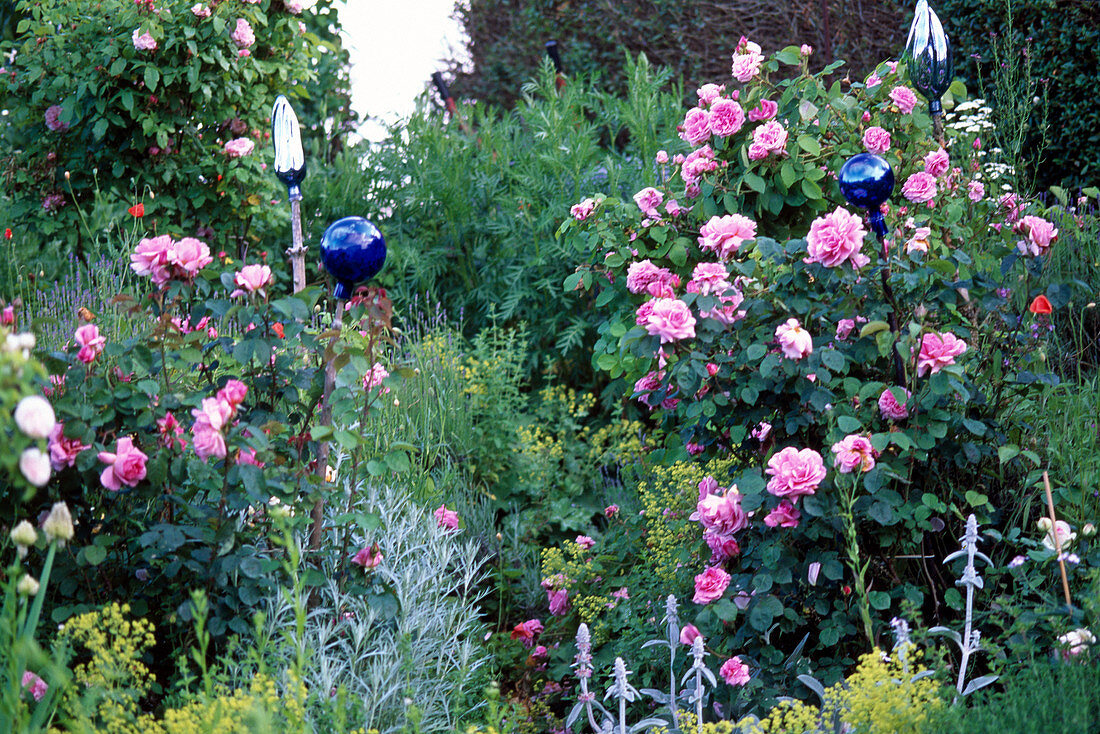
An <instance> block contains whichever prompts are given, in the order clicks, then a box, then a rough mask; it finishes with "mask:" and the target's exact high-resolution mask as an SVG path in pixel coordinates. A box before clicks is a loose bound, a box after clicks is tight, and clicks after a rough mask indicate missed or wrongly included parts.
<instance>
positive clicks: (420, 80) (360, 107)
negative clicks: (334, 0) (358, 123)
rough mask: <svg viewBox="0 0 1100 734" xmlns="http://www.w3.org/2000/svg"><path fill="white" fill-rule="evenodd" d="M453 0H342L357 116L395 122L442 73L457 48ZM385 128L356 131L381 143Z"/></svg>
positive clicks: (373, 124)
mask: <svg viewBox="0 0 1100 734" xmlns="http://www.w3.org/2000/svg"><path fill="white" fill-rule="evenodd" d="M454 4H455V0H344V8H343V9H342V10H341V11H340V23H341V25H342V26H343V29H344V47H345V48H347V50H348V53H349V54H350V56H351V97H352V107H354V108H355V110H356V111H357V112H359V113H360V114H361V115H362V116H364V117H367V116H370V117H380V118H382V119H384V120H385V121H387V122H394V121H396V119H397V118H399V117H404V116H407V115H408V114H409V113H411V112H412V110H413V106H414V105H413V101H414V100H415V99H416V95H418V94H419V93H420V92H421V91H423V89H424V85H425V84H429V83H430V82H431V76H432V72H434V71H441V70H442V66H443V65H442V63H441V62H442V59H444V58H446V57H447V56H449V55H450V50H451V49H452V48H461V47H462V43H461V37H462V32H461V29H460V28H459V27H458V24H457V23H456V22H455V21H453V20H451V17H450V16H451V14H452V13H453V12H454ZM384 132H385V129H384V128H383V127H382V126H381V125H379V124H378V123H377V122H372V121H368V122H367V124H366V125H364V126H363V128H362V129H361V130H360V133H361V134H362V135H363V137H365V138H367V139H368V140H380V139H381V138H382V137H383V135H384Z"/></svg>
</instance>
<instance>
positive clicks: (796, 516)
mask: <svg viewBox="0 0 1100 734" xmlns="http://www.w3.org/2000/svg"><path fill="white" fill-rule="evenodd" d="M801 519H802V513H801V512H799V511H798V508H797V507H795V506H794V503H793V502H791V501H790V500H780V502H779V506H778V507H776V508H775V509H774V510H772V511H771V512H769V513H768V515H767V517H765V518H764V524H765V525H767V526H768V527H769V528H776V527H778V528H797V527H798V521H799V520H801Z"/></svg>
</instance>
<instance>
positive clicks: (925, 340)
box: [917, 332, 966, 377]
mask: <svg viewBox="0 0 1100 734" xmlns="http://www.w3.org/2000/svg"><path fill="white" fill-rule="evenodd" d="M965 351H966V342H964V341H963V340H962V339H959V338H958V337H957V336H955V335H954V334H952V333H951V332H945V333H943V334H936V333H933V332H929V333H927V334H925V335H924V336H923V337H922V338H921V344H920V355H919V356H918V357H917V377H924V376H925V375H926V374H933V375H934V374H936V373H937V372H939V371H940V370H941V369H943V368H944V367H947V366H948V365H952V364H955V357H957V356H959V355H960V354H963V353H964V352H965Z"/></svg>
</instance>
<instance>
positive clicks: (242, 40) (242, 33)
mask: <svg viewBox="0 0 1100 734" xmlns="http://www.w3.org/2000/svg"><path fill="white" fill-rule="evenodd" d="M229 37H230V38H232V39H233V43H235V44H237V48H248V47H249V46H251V45H252V44H254V43H255V42H256V34H255V33H253V32H252V26H251V25H249V23H248V21H247V20H245V19H244V18H237V27H236V28H234V29H233V32H232V33H231V34H230V35H229Z"/></svg>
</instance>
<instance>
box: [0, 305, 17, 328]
mask: <svg viewBox="0 0 1100 734" xmlns="http://www.w3.org/2000/svg"><path fill="white" fill-rule="evenodd" d="M14 323H15V306H13V305H12V304H8V305H7V306H4V310H3V311H0V324H3V325H4V326H11V325H12V324H14Z"/></svg>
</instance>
